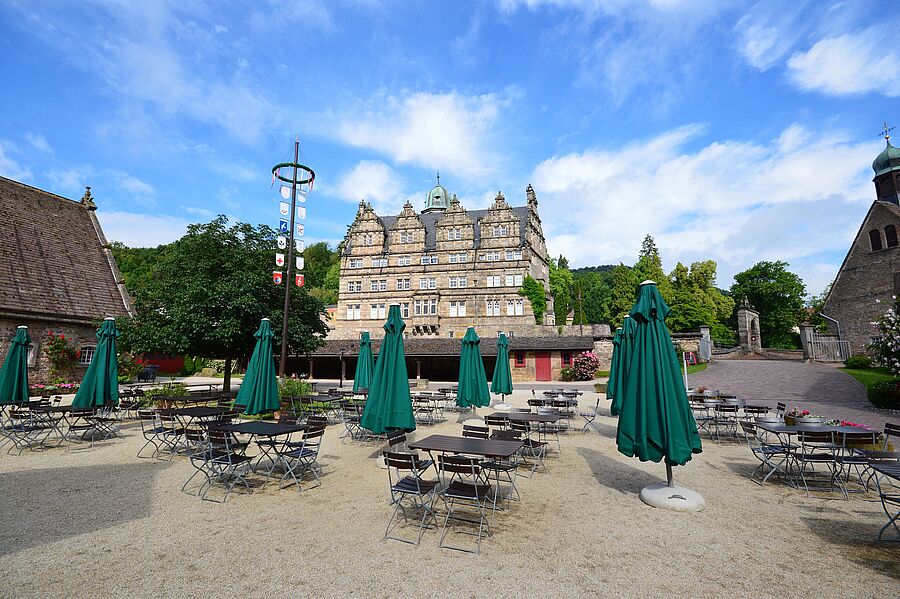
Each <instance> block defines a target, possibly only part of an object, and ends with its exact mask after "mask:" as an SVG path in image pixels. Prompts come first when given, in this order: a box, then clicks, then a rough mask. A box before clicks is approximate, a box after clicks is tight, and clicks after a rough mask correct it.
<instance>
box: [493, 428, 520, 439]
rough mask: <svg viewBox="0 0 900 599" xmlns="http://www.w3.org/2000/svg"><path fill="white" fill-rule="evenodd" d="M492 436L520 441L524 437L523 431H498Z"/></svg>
mask: <svg viewBox="0 0 900 599" xmlns="http://www.w3.org/2000/svg"><path fill="white" fill-rule="evenodd" d="M491 438H493V439H499V440H501V441H519V440H520V439H521V438H522V431H514V430H508V431H496V432H495V433H494V434H493V435H491Z"/></svg>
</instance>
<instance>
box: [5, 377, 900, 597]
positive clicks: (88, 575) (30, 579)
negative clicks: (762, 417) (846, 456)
mask: <svg viewBox="0 0 900 599" xmlns="http://www.w3.org/2000/svg"><path fill="white" fill-rule="evenodd" d="M528 396H530V393H526V392H518V393H516V395H515V397H514V398H513V400H512V403H514V404H524V402H525V399H526V398H527V397H528ZM595 400H596V395H593V394H585V397H583V398H582V405H583V406H584V407H587V406H589V405H590V406H593V404H594V401H595ZM600 405H601V409H602V410H603V413H604V414H605V413H608V412H607V410H608V402H606V401H605V400H604V401H601V402H600ZM484 412H486V410H482V413H484ZM457 420H458V416H457V414H451V415H450V418H449V421H448V422H446V423H444V424H441V425H439V426H435V427H430V428H421V429H420V430H419V431H417V432H416V433H415V435H416V436H419V437H422V436H425V435H429V434H431V433H449V434H459V433H460V430H461V425H460V424H458V422H457ZM595 424H596V430H595V431H594V432H591V433H589V434H584V435H582V434H581V433H578V432H575V433H573V434H569V435H567V436H565V437H563V440H562V454H561V456H560V457H558V458H554V459H551V460H550V461H549V465H548V470H547V471H546V472H539V473H538V474H537V475H536V476H535V477H534V478H533V479H526V478H520V479H519V486H520V488H521V491H522V501H520V502H518V503H514V504H513V509H512V510H511V511H510V512H508V513H502V514H498V515H497V516H496V519H495V521H494V524H493V526H494V534H493V536H492V537H490V538H488V539H486V540H485V541H484V542H483V544H482V554H481V555H480V556H478V557H475V556H470V555H466V554H460V553H457V552H453V551H449V550H446V549H439V548H438V546H437V539H438V535H437V533H436V532H434V531H429V532H427V533H426V534H425V537H424V538H423V541H422V544H421V545H420V546H419V547H415V546H410V545H405V544H402V543H398V542H393V541H383V540H382V538H381V537H382V534H383V527H384V525H385V524H386V522H387V518H388V516H389V513H390V512H389V508H388V505H387V476H386V473H385V471H383V470H380V469H378V468H377V467H376V466H375V464H374V460H373V459H372V456H374V455H376V454H377V453H378V452H379V449H380V448H379V447H378V446H377V445H375V444H370V445H357V444H350V443H347V444H343V445H342V444H341V443H340V442H339V440H338V434H339V432H340V429H341V427H340V426H339V425H332V426H329V427H328V432H327V436H326V439H325V443H324V445H323V450H322V454H321V455H322V460H321V461H322V463H323V465H324V467H325V476H323V484H322V486H321V487H319V488H316V489H310V490H308V491H304V492H303V493H302V494H298V493H297V492H296V491H295V490H293V489H287V490H283V491H276V490H275V487H274V486H271V485H270V487H269V488H268V489H264V490H261V491H256V492H254V493H253V494H251V495H233V496H232V497H231V498H229V500H228V502H227V503H226V504H224V505H219V504H213V503H210V502H203V501H200V500H198V499H197V498H196V497H193V496H190V495H187V494H184V493H181V492H180V491H179V489H180V487H181V484H182V482H183V481H184V480H185V479H186V478H187V477H188V476H189V475H190V473H191V472H192V468H191V466H190V464H189V463H188V461H187V460H186V459H184V458H175V459H173V460H172V461H161V460H152V459H138V458H136V457H135V453H136V452H137V449H138V448H139V447H140V445H141V444H142V440H141V436H140V430H139V429H138V428H136V427H135V426H134V425H128V426H126V427H125V429H124V431H123V432H124V434H123V435H122V437H120V438H119V439H117V440H114V441H110V442H107V443H104V444H102V445H100V446H97V447H95V448H93V449H72V450H69V451H66V449H64V448H62V449H52V450H49V451H46V452H44V453H36V452H25V453H24V454H23V455H22V456H19V457H15V456H9V455H0V488H2V489H3V492H2V495H0V554H2V560H0V574H2V579H3V581H4V585H3V587H2V591H0V594H2V595H3V596H6V597H23V596H34V597H37V596H53V595H65V596H72V597H97V596H116V597H152V596H156V597H169V596H184V595H190V596H196V595H210V596H225V595H230V596H254V597H258V596H269V597H282V596H301V595H314V596H328V597H341V596H348V595H356V596H375V597H394V596H398V595H408V596H434V595H441V596H448V597H475V596H489V595H499V596H509V595H514V594H515V595H520V596H535V597H571V596H604V595H615V596H622V597H650V596H655V597H662V596H673V595H685V596H697V597H721V596H725V595H730V596H755V597H765V596H770V597H804V598H805V597H873V596H879V597H881V596H884V597H887V596H894V595H896V591H897V588H898V580H900V566H898V563H900V549H897V548H896V547H891V546H889V545H888V544H883V543H882V544H879V543H876V542H875V541H874V536H875V534H876V532H877V531H878V529H879V528H880V526H881V525H882V524H883V522H884V518H883V514H882V513H881V509H880V505H879V504H878V503H875V502H873V501H872V499H874V497H873V496H871V495H870V496H869V497H867V498H865V499H862V498H860V497H853V498H851V500H850V501H841V500H831V499H807V498H806V497H805V496H803V495H802V494H801V493H799V492H797V491H795V490H792V489H790V488H787V487H785V486H782V485H780V484H778V483H775V484H767V485H766V486H765V487H764V488H760V487H759V486H757V485H756V484H754V483H752V482H749V481H748V480H747V479H746V478H745V474H746V473H747V472H748V471H749V470H750V469H752V468H753V467H755V462H754V460H753V458H752V456H751V455H750V454H749V451H747V450H746V448H745V447H743V446H741V445H738V444H734V443H722V444H713V443H712V442H709V441H706V440H704V452H703V453H702V454H700V455H698V456H696V457H695V459H694V460H693V461H691V462H690V463H689V464H688V465H687V466H686V467H684V468H677V469H676V480H677V481H678V482H679V483H681V484H683V485H686V486H688V487H691V488H693V489H695V490H697V491H699V492H700V493H701V494H703V495H704V496H705V498H706V501H707V508H706V510H705V511H703V512H700V513H697V514H677V513H671V512H666V511H660V510H655V509H653V508H650V507H647V506H645V505H644V504H642V503H641V502H640V500H639V499H638V492H639V491H640V489H641V488H642V487H643V486H645V485H647V484H649V483H651V482H655V481H657V480H658V479H659V478H661V477H663V476H664V468H663V467H662V466H661V465H658V464H651V463H644V464H642V463H640V462H639V461H638V460H636V459H628V458H625V457H624V456H622V455H620V454H618V453H617V452H616V449H615V441H614V436H615V426H616V422H615V420H614V419H612V418H610V417H607V416H601V417H599V418H598V419H597V420H596V422H595ZM892 589H893V590H892Z"/></svg>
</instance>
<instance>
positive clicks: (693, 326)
mask: <svg viewBox="0 0 900 599" xmlns="http://www.w3.org/2000/svg"><path fill="white" fill-rule="evenodd" d="M716 269H717V265H716V263H715V261H713V260H704V261H702V262H694V263H693V264H691V267H690V269H689V268H688V267H686V266H685V265H684V264H682V263H681V262H679V263H678V264H677V265H676V266H675V270H673V271H672V274H671V275H670V279H671V282H672V300H671V302H670V303H669V307H670V308H672V314H671V316H669V318H668V319H667V320H666V324H668V326H669V328H670V329H671V330H672V331H674V332H681V331H696V330H698V329H699V328H700V327H701V326H703V325H706V326H709V327H710V335H711V336H712V337H713V339H716V340H717V341H720V342H723V343H732V342H733V341H734V332H733V330H732V329H731V328H729V327H728V324H727V322H728V320H729V319H730V318H731V315H732V313H733V312H734V300H733V299H732V298H730V297H728V296H726V295H724V294H723V293H722V292H721V291H720V290H719V289H717V288H716V286H715V282H716Z"/></svg>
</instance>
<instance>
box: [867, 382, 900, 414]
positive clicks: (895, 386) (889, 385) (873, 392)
mask: <svg viewBox="0 0 900 599" xmlns="http://www.w3.org/2000/svg"><path fill="white" fill-rule="evenodd" d="M868 397H869V401H870V402H872V405H873V406H875V407H876V408H881V409H883V410H898V409H900V380H893V381H881V382H878V383H875V384H874V385H872V386H871V387H869V389H868Z"/></svg>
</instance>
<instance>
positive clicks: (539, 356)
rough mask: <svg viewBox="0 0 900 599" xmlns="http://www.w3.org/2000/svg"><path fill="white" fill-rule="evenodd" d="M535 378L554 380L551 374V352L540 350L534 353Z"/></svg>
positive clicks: (537, 379)
mask: <svg viewBox="0 0 900 599" xmlns="http://www.w3.org/2000/svg"><path fill="white" fill-rule="evenodd" d="M534 379H535V380H536V381H550V380H553V379H552V377H551V376H550V352H547V351H539V352H535V354H534Z"/></svg>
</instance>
